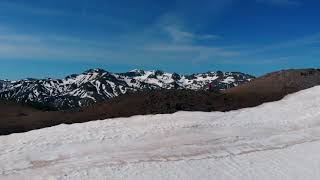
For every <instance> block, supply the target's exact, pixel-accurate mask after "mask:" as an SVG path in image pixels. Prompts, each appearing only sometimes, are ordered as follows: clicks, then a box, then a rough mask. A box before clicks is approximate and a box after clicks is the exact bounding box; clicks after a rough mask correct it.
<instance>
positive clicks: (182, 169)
mask: <svg viewBox="0 0 320 180" xmlns="http://www.w3.org/2000/svg"><path fill="white" fill-rule="evenodd" d="M319 109H320V86H318V87H314V88H311V89H308V90H304V91H301V92H298V93H296V94H293V95H289V96H287V97H286V98H284V99H283V100H281V101H278V102H272V103H267V104H263V105H261V106H258V107H255V108H247V109H242V110H237V111H232V112H227V113H222V112H212V113H204V112H178V113H175V114H167V115H147V116H134V117H130V118H118V119H107V120H102V121H94V122H88V123H83V124H72V125H59V126H55V127H51V128H45V129H41V130H35V131H31V132H27V133H21V134H12V135H8V136H1V137H0V179H50V178H51V179H77V180H78V179H139V180H141V179H146V180H148V179H183V180H185V179H187V180H188V179H217V180H223V179H228V180H229V179H246V180H247V179H254V180H255V179H319V178H320V173H319V169H320V164H319V162H320V155H319V153H318V152H319V151H320V111H319Z"/></svg>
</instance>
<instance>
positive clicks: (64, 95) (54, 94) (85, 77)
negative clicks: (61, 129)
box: [0, 69, 254, 110]
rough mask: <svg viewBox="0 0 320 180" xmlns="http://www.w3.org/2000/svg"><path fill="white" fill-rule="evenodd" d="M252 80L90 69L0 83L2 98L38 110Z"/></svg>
mask: <svg viewBox="0 0 320 180" xmlns="http://www.w3.org/2000/svg"><path fill="white" fill-rule="evenodd" d="M253 78H254V76H251V75H248V74H244V73H240V72H221V71H217V72H206V73H198V74H192V75H181V74H177V73H168V72H163V71H160V70H153V71H144V70H139V69H135V70H132V71H129V72H125V73H111V72H108V71H105V70H103V69H89V70H87V71H85V72H83V73H82V74H73V75H69V76H67V77H65V78H63V79H51V78H48V79H23V80H19V81H7V80H6V81H5V80H0V98H2V99H5V100H14V101H17V102H23V103H29V104H32V105H34V106H38V107H39V108H47V109H50V110H64V109H70V108H77V107H84V106H88V105H90V104H93V103H95V102H100V101H103V100H107V99H110V98H113V97H116V96H119V95H122V94H125V93H127V92H135V91H146V90H153V89H190V90H206V89H208V84H209V83H212V86H213V87H214V88H216V89H217V90H224V89H228V88H231V87H235V86H238V85H240V84H243V83H246V82H248V81H250V80H251V79H253Z"/></svg>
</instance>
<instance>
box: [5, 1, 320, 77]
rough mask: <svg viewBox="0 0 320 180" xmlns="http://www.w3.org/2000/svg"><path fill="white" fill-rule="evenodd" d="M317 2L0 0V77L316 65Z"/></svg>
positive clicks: (263, 70) (256, 70)
mask: <svg viewBox="0 0 320 180" xmlns="http://www.w3.org/2000/svg"><path fill="white" fill-rule="evenodd" d="M319 8H320V2H319V1H312V0H311V1H302V0H202V1H196V0H138V1H133V0H117V1H111V0H68V1H66V0H25V1H24V0H1V1H0V79H6V78H8V79H17V78H25V77H39V78H42V77H48V76H50V77H62V76H65V75H67V74H71V73H78V72H81V71H83V70H86V69H88V68H96V67H100V68H104V69H106V70H109V71H114V72H119V71H127V70H130V69H135V68H142V69H163V70H166V71H171V72H173V71H174V72H179V73H193V72H199V71H208V70H223V71H243V72H247V73H251V74H255V75H261V74H263V73H266V72H268V71H274V70H279V69H284V68H302V67H319V65H318V64H319V63H320V59H319V57H320V49H319V45H320V24H319V23H318V22H319V20H318V19H319V17H320V12H319Z"/></svg>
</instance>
